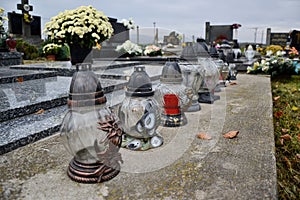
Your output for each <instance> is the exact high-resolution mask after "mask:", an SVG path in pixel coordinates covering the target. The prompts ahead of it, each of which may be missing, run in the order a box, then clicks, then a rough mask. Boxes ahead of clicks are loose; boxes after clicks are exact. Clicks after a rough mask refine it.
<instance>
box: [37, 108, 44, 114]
mask: <svg viewBox="0 0 300 200" xmlns="http://www.w3.org/2000/svg"><path fill="white" fill-rule="evenodd" d="M44 112H45V110H44V109H40V110H39V111H37V112H36V113H35V114H37V115H39V114H42V113H44Z"/></svg>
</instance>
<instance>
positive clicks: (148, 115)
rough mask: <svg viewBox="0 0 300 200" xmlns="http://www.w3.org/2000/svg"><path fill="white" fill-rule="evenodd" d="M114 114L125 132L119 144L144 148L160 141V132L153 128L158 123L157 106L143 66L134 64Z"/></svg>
mask: <svg viewBox="0 0 300 200" xmlns="http://www.w3.org/2000/svg"><path fill="white" fill-rule="evenodd" d="M118 115H119V117H120V120H121V122H122V127H123V128H124V132H125V134H124V135H123V142H122V147H124V148H128V149H130V150H148V149H150V148H156V147H159V146H161V145H162V144H163V138H162V136H161V135H160V134H159V133H158V132H157V131H156V129H157V128H158V126H159V125H160V109H159V106H158V103H157V101H156V100H155V99H154V91H153V90H152V83H151V80H150V78H149V76H148V74H147V73H146V71H145V67H144V66H137V67H134V72H133V73H132V75H131V77H130V79H129V82H128V85H127V90H126V91H125V99H124V100H123V102H122V104H121V106H120V107H119V113H118Z"/></svg>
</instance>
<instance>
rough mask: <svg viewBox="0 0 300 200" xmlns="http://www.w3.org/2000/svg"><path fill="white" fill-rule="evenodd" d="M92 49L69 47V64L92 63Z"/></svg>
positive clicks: (76, 46) (77, 46) (78, 46)
mask: <svg viewBox="0 0 300 200" xmlns="http://www.w3.org/2000/svg"><path fill="white" fill-rule="evenodd" d="M91 52H92V47H82V46H80V45H74V44H72V45H70V54H71V63H72V65H76V64H78V63H92V54H91Z"/></svg>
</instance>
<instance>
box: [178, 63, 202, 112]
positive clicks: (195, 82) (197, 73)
mask: <svg viewBox="0 0 300 200" xmlns="http://www.w3.org/2000/svg"><path fill="white" fill-rule="evenodd" d="M180 68H181V71H182V77H183V84H184V85H185V86H186V87H188V88H192V91H193V97H192V104H191V106H189V107H188V109H187V112H195V111H199V110H201V106H200V104H199V102H198V99H199V95H198V91H199V89H200V87H201V84H202V81H203V76H202V72H201V68H200V67H199V66H197V65H196V64H191V63H180Z"/></svg>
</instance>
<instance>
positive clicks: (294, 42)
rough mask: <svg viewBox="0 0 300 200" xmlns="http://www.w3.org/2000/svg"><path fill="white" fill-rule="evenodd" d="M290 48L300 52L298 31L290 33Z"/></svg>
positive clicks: (299, 34)
mask: <svg viewBox="0 0 300 200" xmlns="http://www.w3.org/2000/svg"><path fill="white" fill-rule="evenodd" d="M290 40H291V44H290V46H291V47H295V48H296V49H297V51H300V31H298V30H293V31H292V32H291V33H290Z"/></svg>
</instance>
